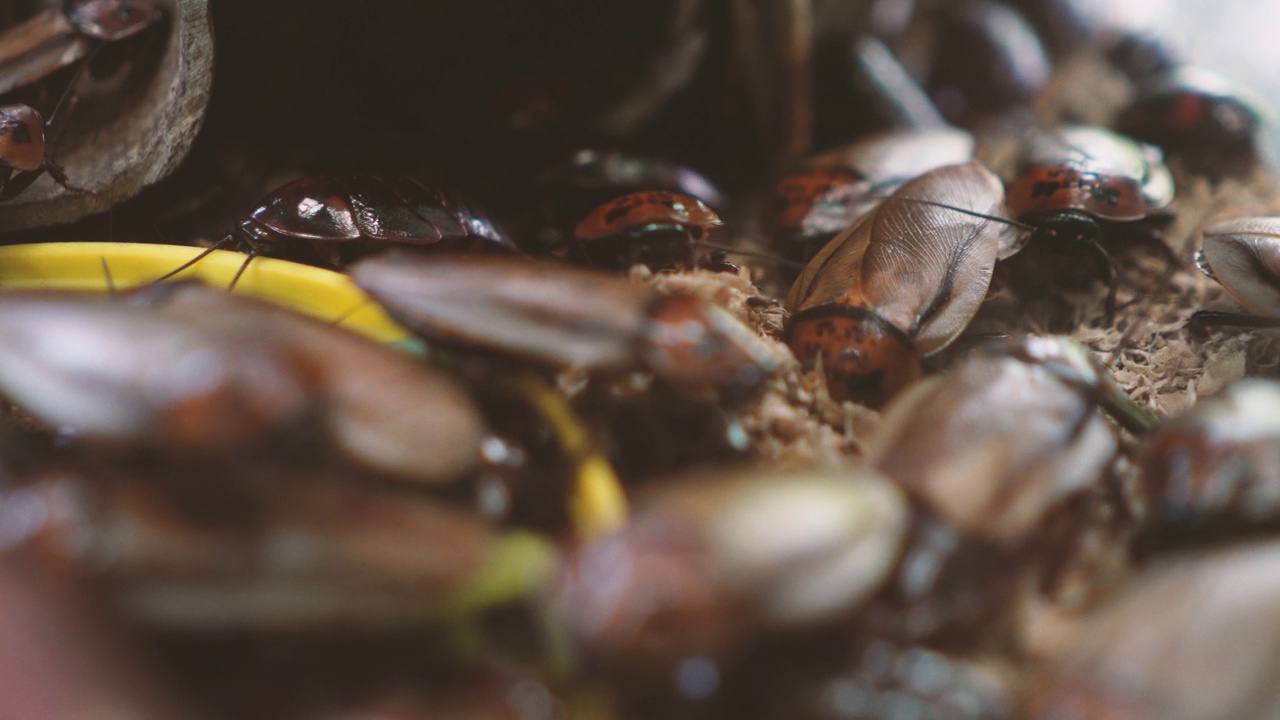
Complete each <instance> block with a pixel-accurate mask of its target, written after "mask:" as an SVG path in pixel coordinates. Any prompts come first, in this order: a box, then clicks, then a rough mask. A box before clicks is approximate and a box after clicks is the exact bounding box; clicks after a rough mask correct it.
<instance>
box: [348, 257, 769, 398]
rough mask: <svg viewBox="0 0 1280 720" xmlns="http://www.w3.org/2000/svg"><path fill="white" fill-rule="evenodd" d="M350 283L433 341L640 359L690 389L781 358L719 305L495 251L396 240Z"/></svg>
mask: <svg viewBox="0 0 1280 720" xmlns="http://www.w3.org/2000/svg"><path fill="white" fill-rule="evenodd" d="M352 275H353V277H354V278H355V281H356V283H357V284H358V285H359V286H360V287H361V288H363V289H364V290H365V291H366V292H368V293H369V294H370V295H372V296H373V297H374V298H375V299H376V300H377V301H378V302H380V303H382V304H383V305H384V306H385V307H386V308H387V309H388V311H389V312H390V313H391V315H392V316H393V317H395V318H396V319H397V320H398V321H399V322H400V323H402V324H403V325H404V326H405V327H407V328H409V329H410V330H412V331H413V332H414V333H416V334H418V335H420V336H421V337H423V338H424V339H426V341H427V342H428V343H430V344H443V345H452V346H460V347H463V348H469V349H472V350H480V351H484V352H489V353H493V354H496V355H499V356H502V357H509V358H515V359H520V360H523V361H526V362H531V363H534V364H536V365H539V366H541V367H546V368H552V369H557V370H559V369H565V368H570V367H576V368H581V369H584V370H586V371H588V372H591V373H600V374H606V375H607V374H611V373H612V374H616V373H622V372H629V371H632V370H647V371H649V372H652V373H654V374H655V375H656V376H657V377H659V378H661V379H662V380H663V381H665V382H667V383H670V384H672V385H674V386H677V387H682V388H687V389H690V390H706V389H709V388H712V389H714V388H720V389H729V388H738V389H747V388H751V387H754V386H755V385H756V384H758V383H759V382H760V381H762V380H763V379H764V378H765V377H766V376H767V375H768V374H769V373H770V372H771V371H772V370H774V369H775V368H777V367H778V366H779V362H780V361H779V359H778V358H777V356H776V355H775V354H774V353H773V352H772V350H771V349H770V348H769V346H768V345H767V344H766V343H765V341H764V339H763V338H761V337H760V336H759V335H757V334H756V333H755V332H753V331H752V330H750V329H749V328H747V327H746V326H745V325H743V324H742V323H741V322H739V321H738V320H737V319H736V318H734V317H733V316H732V315H730V314H729V312H728V311H727V310H725V309H724V308H721V307H719V306H717V305H715V304H712V303H708V302H705V301H703V300H701V299H699V298H697V297H694V296H691V295H682V294H678V295H666V296H664V295H659V294H657V293H656V292H655V291H653V290H652V289H650V288H644V287H640V286H637V285H633V284H631V283H630V282H628V281H626V280H624V279H622V278H617V277H612V276H610V275H607V274H602V273H599V272H593V271H589V270H585V269H577V268H571V267H565V266H559V265H548V264H545V263H539V262H533V261H526V260H521V259H515V258H501V257H452V256H450V257H446V256H433V257H429V258H428V257H415V256H413V255H410V254H408V253H403V252H394V253H387V254H384V255H380V256H377V257H372V258H368V259H365V260H362V261H361V262H359V263H357V264H356V265H355V267H354V268H353V269H352Z"/></svg>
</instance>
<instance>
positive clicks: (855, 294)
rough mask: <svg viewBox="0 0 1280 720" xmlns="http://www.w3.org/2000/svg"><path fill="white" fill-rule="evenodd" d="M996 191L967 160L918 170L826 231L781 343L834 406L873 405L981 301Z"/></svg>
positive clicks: (791, 299) (998, 198)
mask: <svg viewBox="0 0 1280 720" xmlns="http://www.w3.org/2000/svg"><path fill="white" fill-rule="evenodd" d="M1003 202H1004V189H1003V187H1002V186H1001V184H1000V180H999V179H997V178H996V176H995V175H992V174H991V172H990V171H988V170H987V169H986V168H984V167H982V166H981V165H980V164H978V163H977V162H969V163H966V164H963V165H953V166H948V167H945V168H941V169H938V170H934V171H932V172H929V173H926V174H924V175H922V176H920V177H919V178H917V179H915V180H913V181H911V182H909V183H907V184H906V185H904V186H902V187H901V188H900V189H898V191H897V192H895V193H894V194H893V195H892V196H890V197H889V198H888V199H887V200H885V201H884V203H883V204H881V205H880V206H879V207H878V208H877V209H876V210H875V211H874V212H871V213H869V214H868V215H866V216H865V217H864V218H863V219H862V220H861V221H859V222H858V224H856V225H854V226H853V227H851V228H849V229H848V230H846V231H844V232H843V233H841V234H840V235H838V236H836V238H835V239H834V240H832V241H831V242H830V243H829V244H828V245H827V246H826V247H825V248H823V249H822V251H821V252H819V253H818V254H817V255H816V256H815V257H814V258H813V260H812V261H810V263H809V265H808V267H806V268H805V270H804V272H803V273H802V274H801V275H800V278H799V279H798V280H796V283H795V284H794V285H793V286H792V287H791V292H790V293H789V294H788V295H787V302H786V306H787V309H788V310H789V311H790V312H791V317H790V318H789V319H788V321H787V326H786V330H785V336H786V340H787V344H788V345H790V346H791V349H792V350H793V351H794V352H795V354H796V357H797V358H798V359H799V360H800V362H802V363H804V364H805V365H806V366H807V367H814V366H815V365H816V364H818V363H819V362H820V363H821V366H822V368H823V370H824V371H825V373H826V378H827V389H828V392H830V393H831V396H832V397H833V398H836V399H838V400H856V401H858V402H862V403H866V404H869V405H873V406H878V405H880V404H882V403H883V402H884V401H885V400H887V399H888V398H890V397H892V396H893V394H894V393H896V392H897V391H898V390H900V389H901V388H903V387H904V386H906V384H907V383H909V382H911V381H912V380H914V379H915V378H916V377H918V376H919V375H920V358H921V357H922V356H927V355H930V354H932V353H935V352H938V351H939V350H941V349H943V348H945V347H946V346H947V345H949V344H950V343H951V342H952V341H953V340H954V339H955V338H956V336H958V335H959V334H960V333H961V332H963V331H964V329H965V327H966V326H967V325H968V324H969V321H970V320H972V319H973V316H974V314H975V313H976V312H977V310H978V306H979V305H981V304H982V300H983V298H985V297H986V293H987V287H988V285H989V284H990V282H991V275H992V272H993V271H994V269H995V263H996V259H997V257H999V255H1000V253H1001V247H1002V245H1001V243H1002V233H1001V225H1000V224H999V223H998V222H997V221H996V216H998V215H1000V214H1001V212H1002V207H1003Z"/></svg>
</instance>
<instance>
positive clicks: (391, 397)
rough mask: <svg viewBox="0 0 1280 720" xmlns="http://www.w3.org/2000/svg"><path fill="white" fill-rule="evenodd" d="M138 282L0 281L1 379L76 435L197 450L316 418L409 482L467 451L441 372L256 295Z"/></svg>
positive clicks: (465, 417) (431, 476) (441, 479)
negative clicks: (61, 286)
mask: <svg viewBox="0 0 1280 720" xmlns="http://www.w3.org/2000/svg"><path fill="white" fill-rule="evenodd" d="M149 292H150V294H151V295H152V297H147V296H146V295H144V296H135V297H133V298H128V299H126V298H101V297H86V296H79V295H74V294H53V293H44V294H32V293H21V294H20V293H8V294H5V295H3V296H0V394H2V395H4V396H5V397H6V398H8V399H9V400H10V401H11V402H13V403H14V404H15V405H17V406H18V407H19V408H20V409H21V410H22V411H23V412H24V413H26V414H27V415H29V416H31V417H33V418H35V419H36V420H38V421H40V422H41V423H43V424H45V425H47V426H48V427H49V428H51V429H53V430H56V431H59V432H61V433H64V434H66V435H67V436H68V437H70V438H72V439H74V440H75V441H78V442H83V443H86V444H88V445H94V446H101V445H106V446H110V447H114V448H122V449H125V450H128V449H130V448H133V449H137V448H146V449H148V450H149V451H150V452H153V453H156V454H161V455H164V456H167V457H173V458H184V457H185V458H189V459H194V458H199V459H201V462H205V463H207V462H209V461H211V459H213V458H219V459H220V460H223V461H226V462H235V460H236V459H237V458H239V457H242V456H244V457H255V456H260V455H263V454H268V455H269V454H270V452H271V450H272V446H273V443H276V442H278V441H280V440H282V439H284V438H295V439H296V438H297V437H298V436H299V435H301V436H303V437H306V436H309V435H310V434H318V435H319V437H320V438H322V439H323V440H325V441H327V442H328V443H331V444H332V445H333V446H334V447H336V448H337V449H339V451H340V452H341V454H342V456H343V458H344V459H345V460H347V461H349V462H351V463H352V464H354V465H356V466H358V467H361V468H366V469H369V470H372V471H375V472H381V473H386V474H388V475H391V476H394V477H397V478H401V479H405V480H409V481H413V482H420V483H426V484H440V483H446V482H450V481H453V480H455V479H458V478H459V477H461V476H463V475H465V474H467V473H468V472H470V471H472V470H474V469H476V468H477V467H478V466H479V464H480V443H481V439H482V436H483V433H484V423H483V420H482V419H481V417H480V413H479V410H478V409H477V407H476V406H475V404H474V402H473V401H472V400H471V398H470V396H469V395H468V394H467V393H466V392H465V391H464V390H462V389H461V387H460V386H458V385H457V384H455V383H454V382H453V381H452V380H451V379H450V378H449V377H448V376H446V375H444V374H443V373H441V372H439V371H436V370H434V369H432V368H430V367H427V366H425V365H423V364H422V363H419V362H416V361H414V360H413V359H412V358H410V357H408V356H405V355H404V354H402V353H399V352H397V351H395V350H393V349H391V348H388V347H383V346H380V345H377V344H375V343H373V342H372V341H369V340H366V339H364V338H362V337H360V336H357V335H355V334H353V333H349V332H347V331H345V330H342V329H340V328H337V327H333V326H331V325H327V324H325V323H321V322H319V321H317V320H314V319H311V318H306V317H303V316H301V315H299V314H297V313H294V312H291V311H288V310H285V309H283V308H279V307H276V306H272V305H268V304H266V303H264V302H261V301H257V300H252V299H249V298H246V297H241V296H233V295H231V294H229V293H226V292H222V291H218V290H214V289H211V288H207V287H203V286H199V285H194V284H183V285H174V286H164V287H162V288H155V289H153V290H151V291H149ZM147 302H150V303H152V304H153V306H152V307H148V306H147V305H146V303H147Z"/></svg>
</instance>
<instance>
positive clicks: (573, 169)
mask: <svg viewBox="0 0 1280 720" xmlns="http://www.w3.org/2000/svg"><path fill="white" fill-rule="evenodd" d="M536 183H537V187H538V194H539V197H538V198H537V199H538V200H539V208H538V210H539V218H538V222H539V225H540V227H539V229H538V242H539V244H540V245H541V246H542V247H547V248H552V249H557V248H560V247H562V246H563V245H564V244H565V243H567V242H570V241H571V238H573V231H574V226H575V225H576V224H577V223H578V222H580V221H581V220H582V219H583V218H585V217H586V216H587V214H588V213H590V212H591V211H592V210H593V209H595V208H596V207H599V206H600V205H602V204H604V203H606V202H609V201H610V200H613V199H614V198H618V197H621V196H623V195H628V194H630V193H634V192H641V191H645V190H659V191H663V192H673V193H683V194H685V195H691V196H693V197H695V198H698V199H699V200H701V201H702V202H704V203H706V204H707V206H708V207H710V208H713V209H714V208H720V209H723V208H725V207H726V206H727V205H728V202H727V200H726V198H725V196H724V193H722V192H721V191H720V190H719V188H717V187H716V186H715V185H714V184H713V183H712V182H711V181H710V180H708V179H707V178H706V177H704V176H703V175H701V174H700V173H698V172H696V171H695V170H693V169H692V168H688V167H685V166H684V165H681V164H679V163H677V162H673V161H671V160H665V159H662V158H656V157H645V156H639V155H631V154H628V153H624V152H621V151H617V150H596V149H590V148H583V149H580V150H578V151H576V152H574V153H572V154H571V155H570V156H569V157H567V158H565V159H563V160H561V161H559V162H557V163H555V164H553V165H551V166H549V167H547V168H545V169H543V170H542V171H541V172H539V173H538V175H537V178H536Z"/></svg>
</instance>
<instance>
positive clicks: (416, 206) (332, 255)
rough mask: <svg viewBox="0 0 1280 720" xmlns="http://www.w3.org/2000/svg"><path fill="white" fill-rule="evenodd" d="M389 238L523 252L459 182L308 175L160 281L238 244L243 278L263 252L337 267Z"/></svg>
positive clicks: (449, 247) (415, 243)
mask: <svg viewBox="0 0 1280 720" xmlns="http://www.w3.org/2000/svg"><path fill="white" fill-rule="evenodd" d="M387 245H398V246H408V247H417V248H431V249H440V250H449V251H455V252H468V251H470V252H503V253H515V252H518V250H517V249H516V246H515V244H514V243H512V241H511V239H510V238H508V237H507V235H506V233H505V232H504V231H503V230H502V228H501V227H500V226H499V225H498V224H497V223H496V222H494V221H493V220H492V219H491V218H489V217H488V215H486V214H485V213H484V212H483V211H481V210H480V209H479V208H478V207H477V206H476V204H475V202H474V201H473V200H471V199H470V198H468V197H467V196H465V195H463V194H462V193H459V192H457V191H455V190H452V189H449V188H445V187H442V186H439V185H432V184H428V183H425V182H422V181H421V180H418V179H416V178H411V177H406V176H393V175H354V176H347V177H304V178H301V179H299V180H294V181H293V182H291V183H288V184H287V185H284V186H282V187H280V188H277V189H276V190H275V191H274V192H272V193H271V194H270V195H268V196H267V197H266V198H265V199H264V200H263V201H262V203H261V204H260V205H259V206H258V209H257V210H254V211H253V212H252V213H251V214H250V215H249V217H248V218H245V219H244V220H243V221H242V222H241V223H240V226H239V227H238V228H237V229H236V231H235V232H233V233H231V234H230V235H227V236H226V237H224V238H222V239H221V240H219V241H218V242H216V243H214V244H213V246H211V247H210V248H208V249H207V250H205V251H204V252H202V253H200V254H198V255H196V256H195V257H193V258H192V259H190V260H188V261H187V262H185V263H183V264H182V265H181V266H179V267H177V268H175V269H174V270H172V271H170V272H168V273H166V274H165V275H163V276H162V277H160V278H158V279H157V282H159V281H160V280H165V279H167V278H169V277H172V276H174V275H177V274H178V273H180V272H182V271H183V270H185V269H187V268H189V267H191V266H192V265H194V264H196V263H197V262H199V261H200V260H202V259H204V257H205V256H206V255H208V254H209V253H211V252H213V251H214V250H219V249H222V248H227V247H232V246H234V247H237V248H238V249H240V250H241V251H243V252H244V253H245V254H246V255H247V257H246V258H245V261H244V264H243V265H241V266H240V271H239V272H237V273H236V276H235V279H233V280H232V282H231V284H232V285H235V283H236V280H239V278H240V275H241V274H242V273H243V272H244V269H245V268H246V267H248V265H249V261H251V260H252V259H253V258H255V257H257V256H258V255H282V256H287V257H290V258H291V259H307V260H309V261H311V262H315V263H318V264H320V265H322V266H327V267H335V268H336V267H340V266H342V265H343V264H345V263H347V262H350V261H352V260H354V259H356V258H358V257H361V256H363V255H368V254H369V253H370V252H375V251H377V250H379V249H382V248H385V247H386V246H387Z"/></svg>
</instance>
